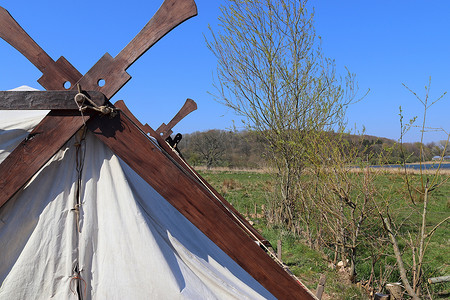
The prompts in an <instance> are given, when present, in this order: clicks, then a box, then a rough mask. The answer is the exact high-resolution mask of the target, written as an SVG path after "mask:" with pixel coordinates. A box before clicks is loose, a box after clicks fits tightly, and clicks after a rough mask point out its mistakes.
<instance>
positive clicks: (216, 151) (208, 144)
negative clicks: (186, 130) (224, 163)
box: [193, 130, 226, 169]
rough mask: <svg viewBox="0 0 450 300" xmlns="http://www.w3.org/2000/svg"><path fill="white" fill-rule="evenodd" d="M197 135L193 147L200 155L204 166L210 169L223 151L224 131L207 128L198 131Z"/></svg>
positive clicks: (218, 160) (219, 158)
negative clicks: (206, 129) (203, 130)
mask: <svg viewBox="0 0 450 300" xmlns="http://www.w3.org/2000/svg"><path fill="white" fill-rule="evenodd" d="M197 135H198V136H197V138H196V139H194V143H193V148H194V149H195V150H196V151H197V152H198V153H199V154H200V155H201V159H202V160H203V162H204V163H205V164H206V167H207V168H208V169H210V168H211V167H213V166H215V165H217V164H218V163H219V162H220V160H221V158H222V156H223V155H224V153H225V150H226V146H225V142H224V136H225V133H224V132H223V131H221V130H209V131H206V132H198V133H197Z"/></svg>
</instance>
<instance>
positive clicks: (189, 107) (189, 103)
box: [156, 98, 197, 140]
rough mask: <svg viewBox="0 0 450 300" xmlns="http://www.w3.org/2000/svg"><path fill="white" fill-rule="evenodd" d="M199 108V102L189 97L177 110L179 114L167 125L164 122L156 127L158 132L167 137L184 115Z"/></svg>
mask: <svg viewBox="0 0 450 300" xmlns="http://www.w3.org/2000/svg"><path fill="white" fill-rule="evenodd" d="M196 109H197V103H195V101H194V100H192V99H189V98H188V99H187V100H186V102H184V104H183V106H182V107H181V109H180V110H179V111H178V112H177V114H176V115H175V116H174V117H173V118H172V120H170V122H169V123H168V124H167V125H166V124H165V123H162V124H161V126H159V127H158V129H156V133H157V134H159V135H160V136H161V137H162V139H163V140H165V139H167V138H168V137H169V136H170V135H171V134H172V133H173V132H172V128H173V127H175V125H177V124H178V123H179V122H180V121H181V120H183V118H184V117H186V116H187V115H188V114H190V113H191V112H193V111H194V110H196Z"/></svg>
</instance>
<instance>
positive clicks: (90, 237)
mask: <svg viewBox="0 0 450 300" xmlns="http://www.w3.org/2000/svg"><path fill="white" fill-rule="evenodd" d="M45 115H46V112H36V111H0V163H1V162H2V161H3V160H4V159H5V158H6V157H7V156H8V154H9V153H10V152H11V151H12V150H13V149H14V148H15V147H16V146H17V145H18V144H20V143H21V142H22V140H24V139H25V138H27V137H28V136H29V135H28V134H29V132H30V131H31V130H32V129H33V128H34V127H35V126H36V125H37V124H38V123H39V122H40V121H41V120H42V119H43V118H44V116H45ZM94 133H95V132H94ZM114 139H120V136H115V137H114ZM133 150H134V149H133V148H132V147H130V151H133ZM158 151H161V152H163V151H164V149H163V148H160V149H158ZM161 163H163V164H164V163H167V162H164V161H161ZM177 176H178V175H177V174H174V178H173V180H172V181H170V180H167V178H165V177H164V178H165V179H164V180H166V182H163V184H165V185H167V186H168V187H170V186H174V188H175V186H176V185H177V184H179V180H180V178H179V177H177ZM155 180H158V178H155ZM160 192H161V191H160ZM160 192H157V191H156V190H155V189H154V188H153V187H152V186H151V185H150V184H149V183H148V182H147V181H146V180H143V178H142V177H141V176H140V175H138V174H137V173H136V171H135V170H133V169H132V168H131V167H130V166H129V165H128V164H127V163H125V162H124V161H123V160H121V159H120V158H118V157H117V156H116V155H115V153H114V152H113V151H112V150H111V149H110V147H107V146H106V145H105V144H104V143H103V142H102V141H101V140H100V139H98V138H96V136H94V134H93V133H91V132H90V131H89V130H85V131H79V132H78V133H77V134H76V135H75V136H73V137H72V138H71V139H70V140H69V141H68V142H67V143H66V144H65V145H64V146H63V147H62V148H61V149H60V150H59V151H58V152H57V153H56V154H55V155H54V156H53V157H52V158H51V159H50V160H49V161H48V162H47V163H46V164H45V165H44V167H43V168H41V169H40V170H39V171H38V173H36V174H35V175H34V176H33V178H32V179H31V180H30V181H29V182H28V183H27V184H26V185H25V186H24V187H23V188H22V189H21V190H20V191H19V192H18V193H16V194H15V195H14V196H13V198H11V199H10V200H9V201H8V202H6V204H5V205H3V206H2V207H1V208H0V249H1V252H0V253H1V254H0V282H1V286H0V299H51V298H54V299H264V298H265V299H274V298H276V297H275V296H274V294H273V293H272V292H269V291H268V290H267V288H265V287H263V286H262V285H261V284H260V282H259V281H261V279H260V278H257V279H258V280H256V279H255V278H254V277H255V275H254V273H253V274H252V271H251V270H250V271H249V270H246V266H247V263H249V262H245V261H241V260H240V258H239V257H237V258H236V257H233V258H232V257H230V255H229V254H226V253H225V252H224V251H223V250H222V249H221V248H219V247H218V246H217V245H216V243H214V242H212V241H211V239H210V238H208V237H207V236H206V235H205V233H204V232H205V231H206V234H208V235H211V234H212V236H214V234H213V233H210V232H209V230H210V231H215V230H217V228H212V227H211V226H209V227H208V228H209V229H206V230H205V229H203V232H202V231H200V230H199V229H198V228H197V227H196V226H194V225H193V223H192V222H191V221H189V220H188V219H187V218H186V217H185V215H186V214H181V213H180V212H179V211H178V210H177V209H175V208H174V206H172V205H171V204H170V203H169V202H170V201H171V200H172V199H167V198H164V197H163V196H162V195H161V193H160ZM164 193H165V195H168V194H167V192H165V191H164V192H163V194H164ZM169 195H170V194H169ZM188 217H189V215H188ZM205 218H207V217H205ZM219 222H220V218H218V224H219V225H220V223H219ZM236 234H237V235H239V232H236ZM224 238H225V237H224ZM224 244H226V241H225V243H224ZM242 247H243V248H245V247H246V241H244V240H243V241H242ZM222 248H224V247H223V246H222ZM225 248H226V247H225ZM225 250H227V249H225ZM256 250H260V249H259V248H258V247H256ZM227 251H228V250H227ZM261 252H262V250H261ZM231 253H232V255H233V251H231ZM252 255H253V254H252V253H248V257H249V259H250V260H251V259H253V258H252ZM258 255H259V253H258ZM263 255H266V254H264V253H263ZM258 257H259V256H258ZM267 259H268V260H271V259H270V258H269V257H268V256H267ZM236 260H237V261H239V264H238V263H236ZM269 264H270V263H269ZM280 270H281V271H280V272H284V271H283V270H282V269H281V268H280ZM249 272H250V273H249ZM269 273H270V272H269ZM279 274H282V273H279ZM279 274H278V275H277V274H276V273H274V274H273V275H274V278H272V280H273V282H274V284H275V285H277V280H280V282H282V281H283V279H282V278H281V277H277V276H280V275H279ZM258 276H259V275H258ZM258 276H256V277H258ZM269 276H270V274H269ZM264 285H265V286H267V280H266V283H264ZM280 285H281V286H283V285H282V283H280ZM299 287H301V288H299V290H300V291H303V292H301V293H298V294H291V295H290V297H291V299H295V298H300V299H306V298H309V299H312V298H313V296H312V295H311V294H310V293H309V291H307V289H306V288H304V287H303V286H301V284H300V283H299ZM295 288H296V287H294V290H295ZM80 295H82V296H80ZM305 295H306V296H305ZM79 296H80V298H78V297H79ZM277 298H282V297H279V295H277Z"/></svg>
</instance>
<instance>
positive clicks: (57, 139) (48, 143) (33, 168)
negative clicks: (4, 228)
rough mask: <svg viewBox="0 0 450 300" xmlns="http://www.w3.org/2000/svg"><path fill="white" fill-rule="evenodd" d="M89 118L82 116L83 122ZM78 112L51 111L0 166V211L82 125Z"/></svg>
mask: <svg viewBox="0 0 450 300" xmlns="http://www.w3.org/2000/svg"><path fill="white" fill-rule="evenodd" d="M88 119H89V116H87V115H86V117H85V120H86V121H87V120H88ZM83 124H84V123H83V118H82V117H81V116H80V113H79V112H78V111H73V110H71V111H64V110H60V111H51V112H50V113H49V114H48V115H47V116H46V117H45V118H44V119H43V120H42V121H41V123H39V125H38V126H37V127H36V128H34V129H33V131H32V132H31V133H30V134H29V135H28V137H27V138H26V139H25V140H24V141H22V142H21V143H20V144H19V145H18V146H17V147H16V148H15V149H14V151H13V152H12V153H11V154H10V155H8V156H7V157H6V158H5V160H4V161H3V162H2V163H1V164H0V174H1V176H0V207H2V206H3V205H4V204H5V203H6V202H7V201H8V200H9V199H10V198H11V197H12V196H13V195H14V194H15V193H16V192H17V191H18V190H19V189H20V188H21V187H22V186H24V185H25V184H26V183H27V182H28V180H30V179H31V177H33V175H34V174H35V173H36V172H37V171H39V170H40V169H41V168H42V166H44V165H45V163H46V162H47V161H48V160H49V159H50V158H51V157H52V156H53V155H54V154H55V153H56V152H57V151H58V150H59V149H60V148H61V147H62V146H63V145H64V144H65V143H66V142H67V141H68V140H69V139H70V138H71V137H72V136H73V135H74V134H75V133H76V132H77V131H78V129H79V128H81V126H82V125H83Z"/></svg>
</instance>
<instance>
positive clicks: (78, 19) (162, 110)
mask: <svg viewBox="0 0 450 300" xmlns="http://www.w3.org/2000/svg"><path fill="white" fill-rule="evenodd" d="M161 3H162V0H153V1H149V0H147V1H137V0H128V1H115V0H110V1H104V0H98V1H92V0H89V1H88V0H79V1H71V0H67V1H56V0H51V1H50V0H49V1H19V0H4V1H2V2H1V4H0V5H1V6H3V7H4V8H6V9H7V10H8V11H9V12H10V13H11V14H12V15H13V17H15V19H16V20H17V21H18V22H19V24H21V25H22V27H24V29H25V30H26V31H27V32H28V33H29V35H30V36H31V37H32V38H34V39H35V40H36V41H37V42H38V44H39V45H41V47H42V48H43V49H44V50H46V51H47V53H48V54H49V55H50V56H51V57H52V58H53V59H54V60H56V59H57V58H58V57H59V56H61V55H63V56H65V57H66V58H67V59H68V60H69V61H70V62H71V63H72V64H73V65H74V66H75V67H76V68H77V69H78V70H79V71H80V72H81V73H83V74H84V73H85V72H87V71H88V70H89V68H90V67H91V66H92V65H94V63H95V62H96V61H97V60H98V59H99V58H100V57H101V56H102V55H103V54H104V53H105V52H109V53H110V54H111V55H112V56H115V55H117V54H118V53H119V52H120V50H121V49H122V48H123V47H125V45H126V44H127V43H128V42H129V41H130V40H131V39H132V37H134V35H136V34H137V33H138V32H139V30H140V29H141V28H142V27H143V26H144V25H145V24H146V23H147V21H148V20H149V19H150V18H151V17H152V15H153V14H154V12H156V10H157V9H158V7H159V6H160V4H161ZM196 3H197V7H198V12H199V14H198V16H197V17H194V18H192V19H190V20H188V21H187V22H185V23H183V24H181V25H180V26H179V27H177V28H176V29H175V30H174V31H172V32H170V33H169V34H168V35H167V36H165V37H164V38H163V39H162V40H161V41H159V42H158V43H157V44H156V45H155V46H154V47H153V48H151V49H150V50H149V51H148V52H147V53H146V54H145V55H144V56H142V57H141V58H140V59H139V60H138V61H137V62H136V63H135V64H134V65H133V66H132V67H130V68H129V69H128V73H129V74H130V75H131V76H132V77H133V78H132V79H131V81H130V82H128V83H127V84H126V85H125V87H124V88H123V89H122V90H121V91H120V92H119V93H118V94H117V95H116V96H115V97H114V98H113V99H112V101H113V102H114V101H115V100H119V99H123V100H125V102H126V103H127V105H128V106H129V107H130V109H131V111H132V112H133V113H134V114H135V115H136V116H137V117H138V118H139V119H140V120H141V121H142V122H143V123H146V122H147V123H148V124H150V126H152V127H153V128H155V129H156V128H157V127H158V126H159V125H160V124H161V123H162V122H166V123H167V122H168V121H169V120H170V119H171V118H172V117H173V115H174V114H175V113H176V112H177V111H178V109H179V108H180V107H181V105H182V104H183V103H184V101H185V100H186V98H192V99H194V100H195V101H196V102H197V104H198V110H197V111H196V112H194V113H192V114H191V115H189V116H188V117H186V119H185V120H183V121H182V122H181V123H180V124H179V125H178V126H176V127H175V128H174V131H176V132H181V133H189V132H193V131H197V130H207V129H213V128H219V129H227V128H231V127H232V126H233V120H236V125H237V127H238V128H239V126H240V122H239V121H238V120H239V118H238V117H236V116H235V115H234V114H233V112H232V111H229V110H228V109H227V108H225V107H224V106H222V105H220V104H218V103H216V102H215V101H214V100H213V99H212V97H211V96H210V95H209V94H208V91H213V87H212V78H213V77H212V74H213V72H214V70H215V66H216V62H215V58H214V57H213V56H212V54H211V53H210V52H209V50H208V49H207V48H206V45H205V41H204V37H203V34H208V24H211V26H213V28H214V26H216V24H217V17H218V15H219V6H220V4H221V3H222V1H214V0H196ZM310 5H311V6H314V7H315V20H316V21H315V24H316V29H317V33H318V34H319V35H320V36H321V37H322V40H323V49H324V51H325V53H326V55H327V56H329V57H332V58H334V59H335V60H336V63H337V65H338V67H339V68H340V69H343V68H344V66H346V67H347V68H348V69H349V70H350V71H352V72H354V73H356V75H357V80H358V82H359V87H360V91H361V95H362V94H363V93H364V91H366V90H367V89H369V88H370V90H371V91H370V93H369V95H368V96H367V97H366V98H365V99H364V100H363V101H361V102H359V103H357V104H355V105H354V106H352V107H351V108H350V109H349V111H348V122H349V125H351V126H356V128H358V129H361V128H362V126H363V125H364V126H365V128H366V133H367V134H372V135H377V136H383V137H388V138H392V139H397V138H398V137H399V132H400V128H399V117H398V112H399V110H398V108H399V106H400V105H401V106H402V107H403V110H404V113H405V118H406V119H409V118H411V117H412V116H416V115H419V116H420V115H421V114H422V108H421V104H420V103H419V102H418V101H417V100H416V99H415V97H414V96H413V95H412V94H411V93H410V92H408V91H407V90H406V89H405V88H404V87H403V86H402V83H405V84H406V85H408V86H409V87H410V88H411V89H412V90H414V91H416V92H417V93H418V94H419V95H424V93H425V89H424V87H425V85H426V84H427V83H428V78H429V77H430V76H431V78H432V83H431V84H432V86H431V99H435V98H436V97H437V96H439V95H440V94H442V93H443V92H445V91H448V90H450V88H449V87H450V76H449V73H450V41H449V38H448V37H449V36H450V1H446V0H440V1H425V0H423V1H416V0H408V1H407V0H396V1H387V0H378V1H360V0H340V1H337V0H310ZM40 76H41V73H40V72H39V71H38V70H37V69H36V68H35V67H34V66H33V65H32V64H31V63H29V62H28V61H27V60H26V59H25V58H24V57H23V56H22V55H21V54H20V53H18V52H17V51H16V50H15V49H13V48H12V47H11V46H9V45H8V44H6V43H5V42H4V41H3V40H0V90H7V89H10V88H14V87H16V86H20V85H29V86H32V87H35V88H39V89H42V88H41V87H40V86H39V84H38V83H37V82H36V80H37V79H38V78H39V77H40ZM449 97H450V96H446V97H445V98H444V99H443V100H442V101H441V102H439V103H437V104H436V105H435V106H434V107H433V108H432V109H431V110H430V111H429V113H428V116H429V121H430V126H435V127H444V128H445V129H446V130H447V131H449V130H450V118H449V117H448V115H449V111H450V99H449ZM443 138H444V136H442V135H436V134H429V135H428V136H427V138H426V141H427V142H428V141H433V140H434V141H437V140H440V139H443ZM406 140H407V141H417V140H419V133H418V132H417V131H416V132H411V134H409V135H408V136H407V137H406Z"/></svg>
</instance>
